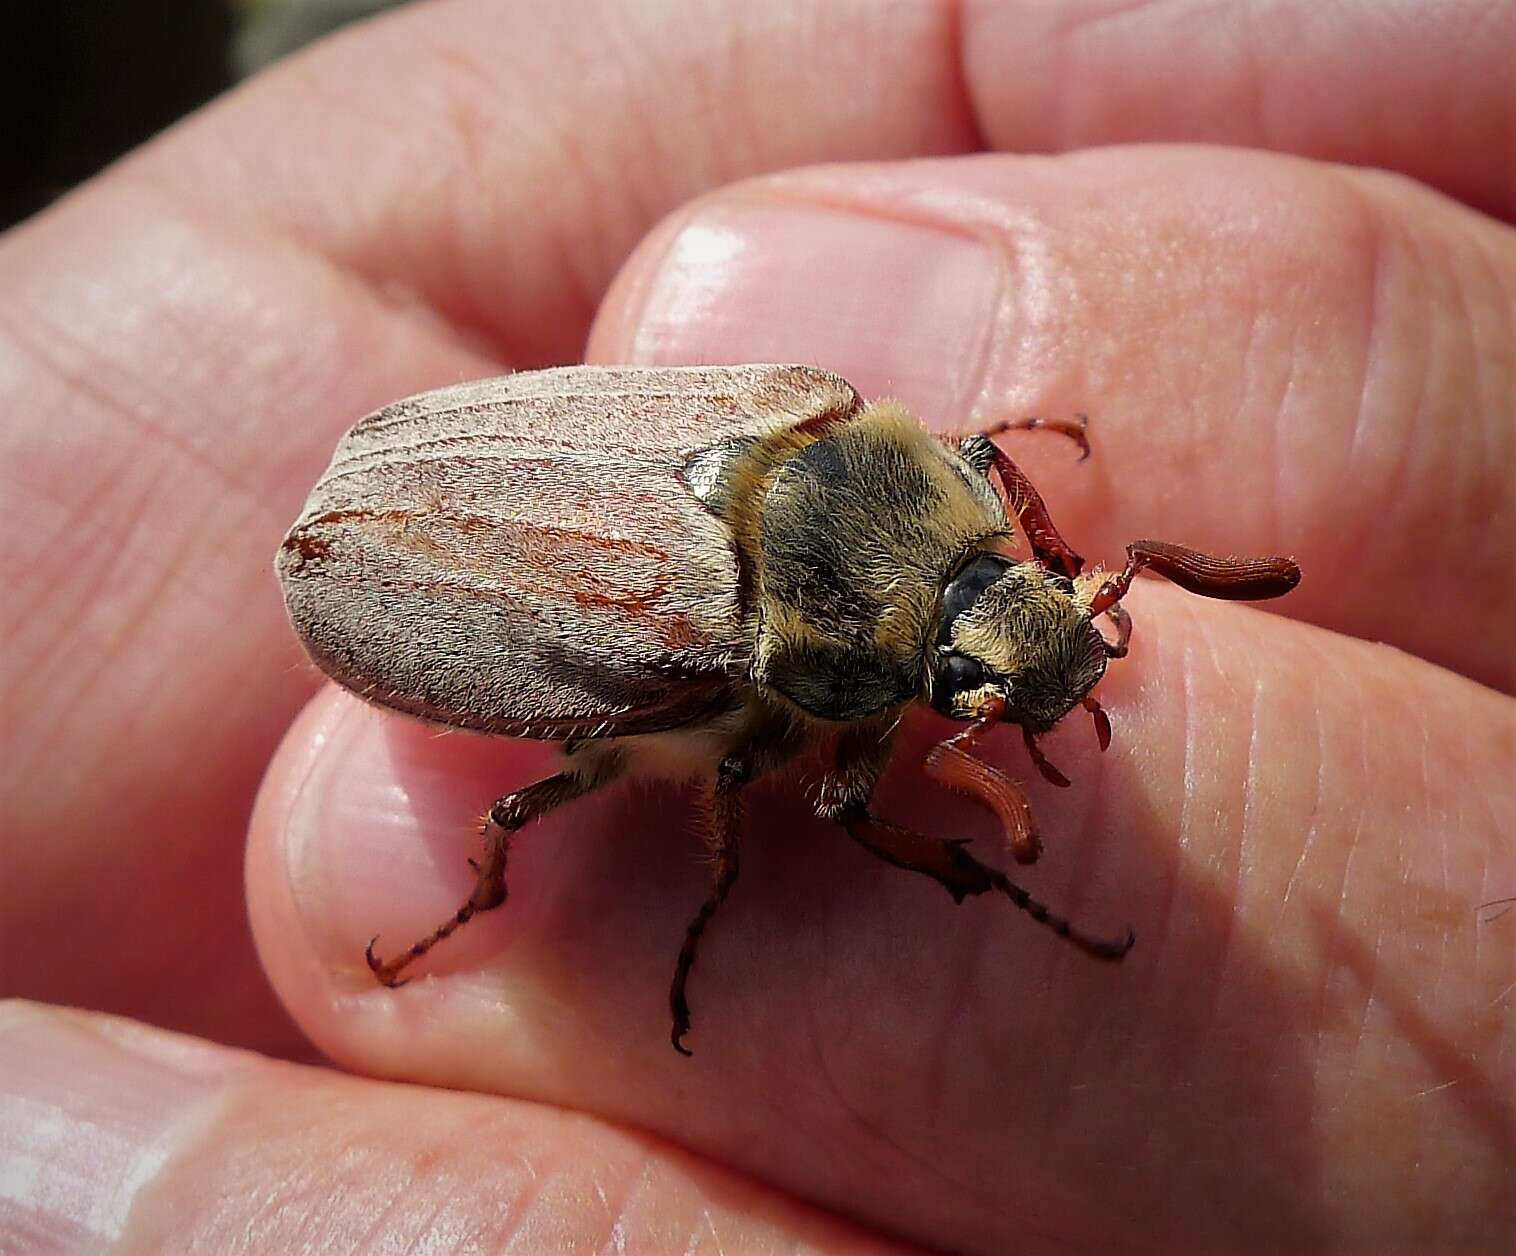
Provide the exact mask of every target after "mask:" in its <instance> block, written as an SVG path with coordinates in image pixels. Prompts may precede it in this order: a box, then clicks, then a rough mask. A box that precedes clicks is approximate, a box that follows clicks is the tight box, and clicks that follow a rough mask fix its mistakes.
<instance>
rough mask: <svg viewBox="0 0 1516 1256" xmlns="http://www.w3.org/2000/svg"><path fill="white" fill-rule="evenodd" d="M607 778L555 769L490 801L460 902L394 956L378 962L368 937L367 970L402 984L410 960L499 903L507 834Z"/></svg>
mask: <svg viewBox="0 0 1516 1256" xmlns="http://www.w3.org/2000/svg"><path fill="white" fill-rule="evenodd" d="M608 779H609V777H608V776H606V775H603V774H602V775H591V776H583V775H580V774H579V773H576V772H560V773H559V774H558V775H557V776H550V777H548V778H547V779H546V780H541V781H538V782H537V783H536V784H534V785H528V786H527V787H526V788H525V789H519V790H517V791H516V792H515V793H514V794H507V795H506V796H505V797H504V798H502V799H500V800H499V801H498V802H496V803H495V805H494V806H493V807H491V808H490V809H489V814H488V815H487V816H486V817H485V820H484V835H483V836H484V858H483V859H482V860H474V859H470V860H469V866H470V867H472V868H473V869H474V872H475V873H476V874H477V879H476V880H475V882H474V890H473V893H471V894H470V895H469V896H468V898H466V899H465V900H464V902H463V906H461V907H460V908H458V910H457V911H456V912H454V913H453V914H452V915H451V916H449V917H448V918H447V919H446V920H444V921H443V922H442V923H441V924H440V925H438V926H437V927H436V928H435V929H433V930H432V932H431V933H430V934H429V935H428V936H426V937H424V938H422V939H421V940H420V941H419V942H416V943H414V944H413V945H411V946H410V947H409V948H408V949H407V950H404V951H402V952H401V953H400V954H399V955H398V956H396V957H395V958H394V959H391V960H381V959H380V958H379V957H378V956H377V955H375V954H374V943H375V942H377V941H379V939H378V937H377V936H376V937H374V938H372V939H370V941H369V944H368V946H367V947H366V948H365V950H364V952H363V954H364V958H365V959H366V960H367V961H368V966H369V971H370V972H372V973H373V974H374V976H375V977H377V978H378V979H379V981H380V983H381V984H382V985H386V986H389V987H390V988H391V989H393V988H395V987H396V986H403V985H404V984H405V981H404V980H403V979H402V978H401V976H400V974H401V973H402V972H403V971H404V970H405V969H406V968H408V967H409V966H410V965H411V964H412V963H414V962H415V961H416V960H418V959H420V958H421V957H422V956H423V955H425V954H426V953H427V952H428V951H430V950H431V949H432V947H434V946H436V945H437V943H439V942H441V941H442V940H443V939H444V938H447V937H450V936H451V935H452V934H454V933H455V932H457V930H458V929H459V928H461V927H462V926H463V925H466V924H468V922H469V921H470V920H472V919H473V918H474V917H475V916H477V915H478V914H479V913H480V912H484V911H489V910H490V909H491V908H495V907H499V906H500V904H501V903H503V902H505V859H506V854H507V852H508V850H509V848H510V839H511V834H512V833H514V832H515V831H516V830H517V829H519V828H522V827H524V826H526V825H528V824H530V823H531V822H532V821H533V820H540V819H541V818H542V817H543V816H545V815H547V813H548V812H550V811H552V810H554V809H556V808H558V807H561V806H562V805H563V804H564V803H566V802H572V801H573V800H574V799H575V798H580V797H583V796H584V795H585V794H587V793H590V792H591V791H592V790H594V789H597V788H598V787H599V786H601V785H603V784H604V783H605V782H606V780H608Z"/></svg>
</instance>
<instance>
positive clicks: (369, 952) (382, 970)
mask: <svg viewBox="0 0 1516 1256" xmlns="http://www.w3.org/2000/svg"><path fill="white" fill-rule="evenodd" d="M377 941H379V935H378V934H377V933H376V934H374V936H373V937H371V938H370V939H369V940H368V945H367V946H366V947H364V948H363V958H364V959H365V960H367V961H368V970H369V972H371V973H373V974H374V976H375V977H376V978H377V979H378V981H379V984H380V985H382V986H387V987H388V988H389V989H391V990H398V989H400V987H401V986H403V985H405V984H406V980H407V979H406V978H404V977H401V976H400V975H399V969H397V968H394V967H392V966H391V965H390V964H387V963H385V962H384V961H382V960H381V959H380V958H379V957H378V956H377V955H375V954H374V943H375V942H377ZM402 962H403V961H402Z"/></svg>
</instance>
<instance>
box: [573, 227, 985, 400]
mask: <svg viewBox="0 0 1516 1256" xmlns="http://www.w3.org/2000/svg"><path fill="white" fill-rule="evenodd" d="M674 231H675V234H674V236H673V238H672V240H671V241H670V242H669V243H668V245H667V247H666V248H665V249H664V251H663V252H662V254H661V256H659V257H658V258H657V260H656V261H652V260H651V259H650V260H649V261H648V262H647V263H644V264H651V265H655V266H656V270H655V271H654V273H652V274H651V275H648V276H642V277H641V278H640V279H638V280H634V281H632V282H633V285H634V287H635V289H636V291H637V292H638V293H639V294H640V297H641V299H640V302H639V301H637V299H636V297H632V298H631V300H632V303H633V308H628V309H627V310H626V311H625V318H624V321H623V320H619V319H615V318H613V319H612V324H613V325H611V326H608V327H606V328H605V329H597V345H596V350H597V353H599V354H602V355H603V356H605V357H606V358H607V359H609V360H623V361H631V362H646V363H675V362H690V363H716V362H732V361H739V360H740V361H751V362H805V363H814V364H817V365H822V366H825V367H827V369H829V370H834V371H837V372H838V373H839V374H841V375H843V376H845V377H846V378H847V379H849V380H850V381H852V383H853V384H855V385H856V386H857V387H858V388H860V389H861V390H862V391H863V393H864V394H865V395H866V396H893V397H897V398H899V399H900V400H902V401H903V402H905V403H906V405H908V406H910V407H911V408H912V409H914V410H916V412H918V413H923V414H928V415H930V416H932V420H933V422H934V423H936V424H947V425H952V424H956V423H957V422H959V421H961V420H962V419H965V418H967V417H968V415H970V414H971V413H972V411H973V407H974V403H975V400H976V398H977V397H978V394H979V392H980V389H981V387H982V386H983V383H984V375H985V371H986V362H985V357H986V354H987V352H988V351H989V347H990V345H991V343H992V336H993V332H994V327H995V323H996V320H997V317H998V316H999V311H1000V308H1001V305H1002V303H1003V301H1004V300H1005V287H1006V274H1005V266H1004V264H1003V262H1002V260H1001V258H1000V256H999V255H998V254H997V253H996V252H995V251H994V250H992V249H991V248H989V247H987V246H986V245H985V244H984V243H982V242H981V240H980V239H979V238H977V237H976V236H975V235H973V234H971V233H969V232H967V231H963V230H955V229H953V228H952V227H951V226H950V225H948V224H943V225H940V226H939V225H933V224H932V223H930V222H928V221H924V220H912V221H907V220H905V219H897V218H890V217H886V216H883V215H878V216H876V215H872V214H870V213H868V212H866V211H865V210H863V209H849V208H834V207H831V206H826V205H818V204H811V203H807V202H803V201H801V202H754V201H743V200H716V201H712V202H709V203H707V204H706V205H703V206H701V207H699V208H697V209H696V210H695V212H694V215H693V216H692V217H690V218H688V219H687V220H685V221H684V222H683V223H681V224H677V225H676V226H675V228H674ZM633 265H634V267H635V266H636V265H637V263H635V262H634V264H633ZM618 323H619V325H615V324H618ZM618 339H619V340H620V341H621V343H620V344H616V343H614V342H615V341H617V340H618Z"/></svg>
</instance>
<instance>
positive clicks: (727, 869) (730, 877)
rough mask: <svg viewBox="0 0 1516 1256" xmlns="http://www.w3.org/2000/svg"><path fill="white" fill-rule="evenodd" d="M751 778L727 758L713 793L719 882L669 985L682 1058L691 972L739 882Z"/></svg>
mask: <svg viewBox="0 0 1516 1256" xmlns="http://www.w3.org/2000/svg"><path fill="white" fill-rule="evenodd" d="M750 775H751V768H750V766H749V764H748V763H747V761H746V760H745V759H740V758H729V759H723V760H722V762H721V766H720V767H718V768H717V769H716V784H715V788H714V789H713V790H712V792H711V798H710V814H709V817H708V827H707V831H706V834H705V839H706V843H707V844H708V845H709V846H710V849H711V857H712V859H713V860H714V861H715V871H716V883H715V885H714V886H712V887H711V893H710V897H709V898H707V899H706V900H705V902H704V903H702V904H701V907H700V910H699V911H698V912H697V913H696V914H695V918H694V919H693V920H692V921H690V924H689V928H688V929H686V930H685V933H684V945H683V946H681V947H680V948H679V962H678V964H677V965H676V966H675V968H674V981H673V984H672V985H670V986H669V1011H670V1013H672V1015H673V1018H674V1029H673V1033H672V1035H671V1039H672V1041H673V1044H674V1050H675V1051H677V1052H679V1054H680V1055H691V1054H693V1052H691V1051H690V1049H689V1048H688V1047H686V1046H685V1045H684V1042H683V1038H684V1035H685V1034H687V1033H689V1031H690V1005H689V1000H688V999H687V998H686V997H685V986H686V985H687V984H688V983H689V979H690V969H691V968H693V967H694V966H695V953H696V951H697V950H699V947H700V939H701V937H702V936H703V935H704V933H705V928H706V926H707V925H708V924H710V923H711V917H712V916H714V915H715V914H716V909H717V908H718V907H720V906H721V904H722V903H723V902H725V901H726V896H727V895H728V894H729V893H731V889H732V886H734V885H735V884H736V883H737V871H738V862H737V839H738V825H739V823H740V821H741V819H742V804H741V793H742V787H743V786H744V785H745V784H747V780H748V777H749V776H750Z"/></svg>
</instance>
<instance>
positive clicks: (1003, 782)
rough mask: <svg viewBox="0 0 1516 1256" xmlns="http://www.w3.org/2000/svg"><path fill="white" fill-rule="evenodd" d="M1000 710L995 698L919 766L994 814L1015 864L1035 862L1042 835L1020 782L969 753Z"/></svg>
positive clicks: (995, 722)
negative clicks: (1035, 826)
mask: <svg viewBox="0 0 1516 1256" xmlns="http://www.w3.org/2000/svg"><path fill="white" fill-rule="evenodd" d="M1004 713H1005V704H1004V703H1003V702H999V701H998V700H996V701H995V704H994V709H993V710H990V711H986V712H985V714H984V715H982V716H981V717H980V718H979V719H976V720H975V721H974V722H973V723H972V724H970V725H969V726H968V727H967V728H965V729H962V730H961V731H959V732H957V733H954V734H953V736H951V737H949V738H947V740H945V741H940V742H938V743H937V744H936V745H935V746H933V747H932V748H931V750H929V751H928V752H927V756H926V760H925V762H924V764H923V765H922V766H923V767H924V768H925V769H926V774H927V775H928V776H930V777H931V778H932V779H933V780H934V781H937V782H939V783H940V784H942V785H945V786H947V788H948V789H951V790H953V791H954V792H955V793H959V794H964V795H966V796H968V797H969V798H972V799H973V800H974V801H975V802H978V803H981V804H982V805H984V806H985V807H988V808H989V809H990V810H991V811H992V812H994V813H995V818H996V819H997V820H999V821H1000V827H1001V831H1002V832H1004V834H1005V842H1006V846H1007V847H1008V848H1009V849H1010V852H1011V858H1012V859H1014V860H1015V861H1016V862H1017V863H1023V864H1029V863H1036V862H1037V856H1038V855H1040V854H1041V853H1042V838H1041V836H1040V835H1039V834H1038V832H1037V830H1036V829H1035V828H1034V827H1033V825H1032V804H1031V803H1030V802H1029V801H1027V796H1026V794H1025V793H1024V792H1023V791H1022V788H1021V786H1020V785H1018V784H1016V782H1015V781H1013V780H1011V778H1010V777H1008V776H1007V775H1006V774H1005V773H1004V772H1002V771H1001V770H1000V769H999V768H997V767H995V766H994V765H993V764H989V763H986V762H985V761H984V760H983V759H980V758H978V757H977V756H975V755H974V754H973V753H972V751H973V750H974V748H975V747H976V746H977V745H978V744H979V742H980V741H981V740H982V739H983V738H984V737H985V736H986V734H988V733H989V732H990V731H991V730H992V729H993V728H995V727H996V725H998V724H999V722H1000V719H1001V717H1002V716H1003V715H1004ZM1064 783H1065V784H1067V782H1064Z"/></svg>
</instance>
